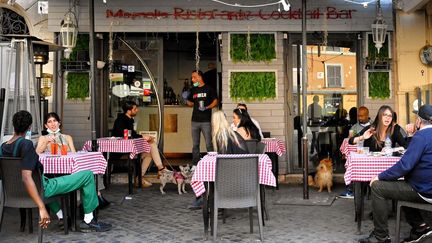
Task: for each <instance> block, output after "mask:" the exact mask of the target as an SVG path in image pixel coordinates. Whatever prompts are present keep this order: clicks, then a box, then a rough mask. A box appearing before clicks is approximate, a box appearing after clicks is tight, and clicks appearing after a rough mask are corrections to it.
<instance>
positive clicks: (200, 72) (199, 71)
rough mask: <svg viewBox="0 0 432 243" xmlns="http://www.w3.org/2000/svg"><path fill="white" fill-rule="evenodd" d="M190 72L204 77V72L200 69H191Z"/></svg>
mask: <svg viewBox="0 0 432 243" xmlns="http://www.w3.org/2000/svg"><path fill="white" fill-rule="evenodd" d="M192 73H197V74H198V75H199V76H201V78H202V77H204V74H203V72H202V71H201V70H193V71H192Z"/></svg>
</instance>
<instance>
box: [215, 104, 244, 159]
mask: <svg viewBox="0 0 432 243" xmlns="http://www.w3.org/2000/svg"><path fill="white" fill-rule="evenodd" d="M211 125H212V135H213V139H212V141H213V148H214V150H216V151H217V152H218V153H219V154H247V148H246V144H245V142H244V140H243V138H242V137H241V136H240V135H239V134H238V133H237V132H235V131H233V130H232V129H231V127H230V125H229V123H228V121H227V119H226V116H225V113H224V112H223V111H216V112H215V113H213V115H212V120H211Z"/></svg>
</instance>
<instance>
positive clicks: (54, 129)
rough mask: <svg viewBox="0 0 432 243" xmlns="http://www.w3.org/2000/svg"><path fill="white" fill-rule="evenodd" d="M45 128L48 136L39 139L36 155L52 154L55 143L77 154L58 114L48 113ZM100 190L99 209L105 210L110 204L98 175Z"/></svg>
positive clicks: (100, 177)
mask: <svg viewBox="0 0 432 243" xmlns="http://www.w3.org/2000/svg"><path fill="white" fill-rule="evenodd" d="M44 126H45V129H46V132H47V133H48V134H47V135H44V136H40V137H39V140H38V143H37V147H36V153H38V154H41V153H44V152H46V151H48V152H51V144H53V143H56V144H61V145H66V146H67V147H68V152H72V153H75V152H76V150H75V146H74V144H73V139H72V137H71V136H70V135H66V134H63V133H61V131H60V127H61V120H60V117H59V115H58V114H57V113H55V112H51V113H48V114H47V115H46V116H45V119H44ZM98 189H99V191H98V199H99V209H103V208H105V207H107V206H108V205H109V204H110V202H109V201H108V200H106V199H105V198H104V197H103V196H102V194H101V192H100V190H103V189H105V186H104V184H103V179H102V176H101V175H98Z"/></svg>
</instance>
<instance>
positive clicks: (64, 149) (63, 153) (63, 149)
mask: <svg viewBox="0 0 432 243" xmlns="http://www.w3.org/2000/svg"><path fill="white" fill-rule="evenodd" d="M67 152H68V146H67V145H66V144H62V145H61V155H67Z"/></svg>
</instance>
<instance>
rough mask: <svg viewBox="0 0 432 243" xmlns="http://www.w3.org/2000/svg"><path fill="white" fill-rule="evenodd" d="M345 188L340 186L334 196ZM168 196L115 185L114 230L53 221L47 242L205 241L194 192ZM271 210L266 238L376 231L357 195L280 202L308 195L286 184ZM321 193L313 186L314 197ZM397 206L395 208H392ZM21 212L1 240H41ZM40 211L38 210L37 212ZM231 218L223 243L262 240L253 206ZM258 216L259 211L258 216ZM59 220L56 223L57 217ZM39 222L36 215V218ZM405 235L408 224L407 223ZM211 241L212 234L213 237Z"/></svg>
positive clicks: (12, 214)
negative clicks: (22, 226)
mask: <svg viewBox="0 0 432 243" xmlns="http://www.w3.org/2000/svg"><path fill="white" fill-rule="evenodd" d="M342 190H343V188H342V187H339V188H336V190H334V192H332V193H331V195H337V194H339V193H340V192H341V191H342ZM165 191H166V192H167V194H166V195H161V193H160V192H159V187H158V185H157V184H155V185H153V186H152V187H150V188H145V189H142V190H136V191H135V192H136V193H135V194H134V195H133V199H132V200H123V198H124V196H125V195H126V192H127V186H126V185H113V186H112V187H110V188H109V189H108V190H106V191H105V192H104V196H105V197H106V198H107V199H108V200H110V201H111V202H112V205H111V206H110V207H109V208H107V209H105V210H102V211H100V214H99V220H102V221H104V222H109V223H112V224H113V229H112V230H111V231H109V232H103V233H86V234H85V233H79V232H70V233H69V235H64V234H63V232H62V231H60V230H59V229H58V227H57V225H55V224H52V225H50V227H49V229H47V230H45V232H44V241H45V242H202V241H204V238H203V223H202V222H203V221H202V211H200V210H197V211H192V210H189V209H187V206H188V205H189V204H191V202H192V201H193V200H194V194H193V193H192V192H191V189H190V188H189V193H188V194H184V195H178V194H177V188H176V186H175V185H172V184H171V185H167V186H166V187H165ZM266 195H267V208H268V213H269V217H270V219H269V220H268V221H266V222H265V223H266V225H265V227H264V240H265V241H266V242H357V240H358V239H359V238H362V237H365V236H367V235H368V233H369V232H370V230H371V229H372V222H371V220H369V219H365V220H364V221H363V228H362V233H363V234H362V235H357V234H356V233H355V232H356V223H355V222H354V202H353V200H352V199H336V200H335V201H334V202H333V204H332V205H331V206H294V205H275V204H274V202H276V201H277V200H278V199H281V198H284V197H299V198H302V196H303V194H302V188H301V187H300V186H298V185H297V186H293V185H281V188H280V190H275V191H273V190H271V189H267V193H266ZM317 195H322V196H328V194H327V192H323V193H321V194H318V193H317V192H316V189H314V188H311V190H310V198H313V197H315V196H317ZM389 208H391V207H389ZM365 212H366V213H365V215H367V213H368V212H370V201H368V202H367V203H366V210H365ZM18 215H19V213H18V210H16V209H10V208H7V209H5V216H4V219H3V226H2V231H1V232H0V242H30V241H33V242H35V241H36V239H37V231H36V233H33V234H28V232H27V231H26V232H24V233H23V232H19V219H18ZM34 215H37V211H34ZM227 216H228V217H227V220H226V223H225V224H222V221H221V220H220V221H219V223H218V239H219V240H220V241H221V242H258V241H259V231H258V225H257V221H258V220H257V218H256V217H254V224H255V226H254V233H253V234H249V220H248V213H247V210H231V211H228V212H227ZM254 216H255V214H254ZM54 222H55V221H54ZM34 224H36V219H35V220H34ZM389 227H390V228H389V229H390V234H391V236H394V218H391V219H390V223H389ZM401 232H402V237H403V236H405V235H406V234H407V232H408V226H407V225H406V224H402V230H401ZM209 240H211V238H209Z"/></svg>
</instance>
